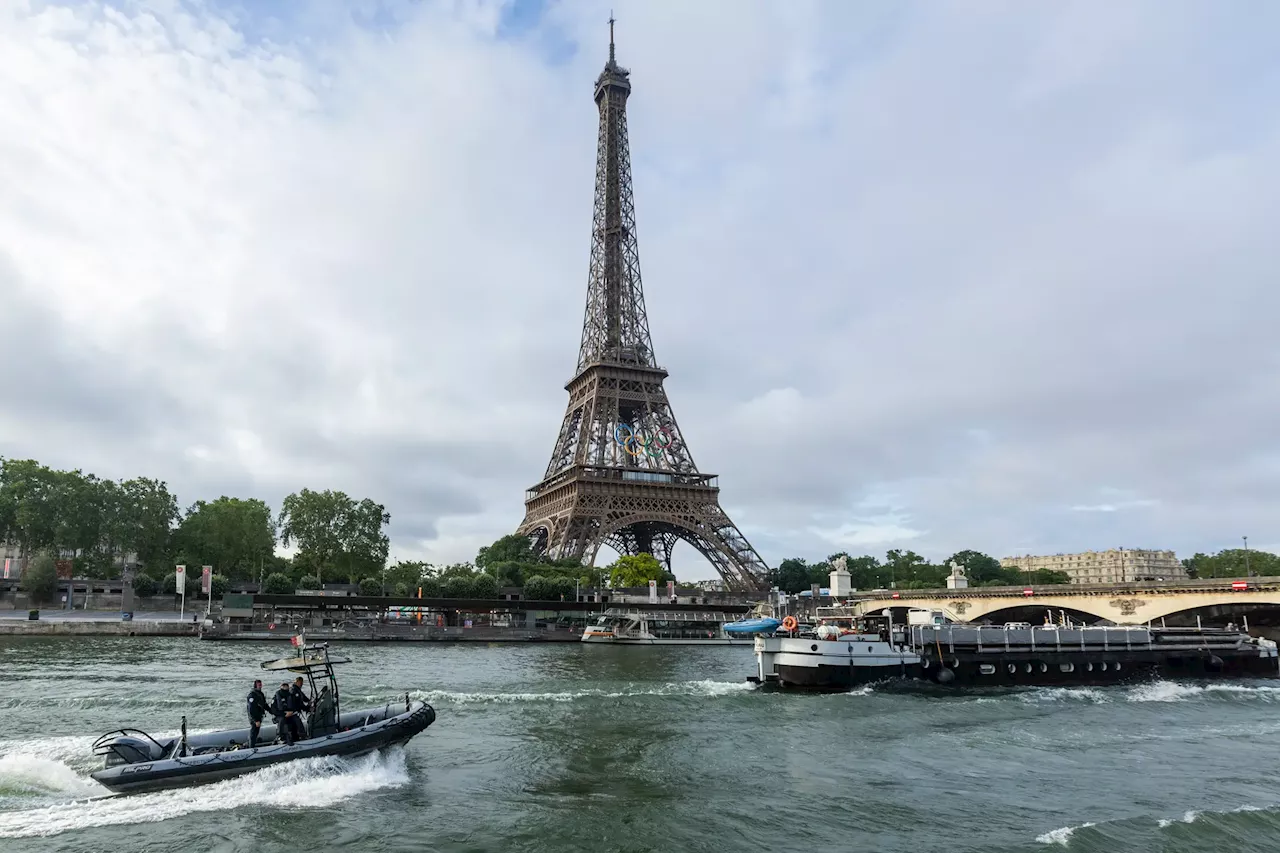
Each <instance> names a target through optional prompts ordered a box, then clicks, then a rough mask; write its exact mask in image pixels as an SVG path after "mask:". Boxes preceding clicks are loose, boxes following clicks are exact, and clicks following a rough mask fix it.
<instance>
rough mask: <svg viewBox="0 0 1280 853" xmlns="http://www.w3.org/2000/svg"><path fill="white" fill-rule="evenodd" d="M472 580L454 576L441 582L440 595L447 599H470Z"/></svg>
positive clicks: (462, 576)
mask: <svg viewBox="0 0 1280 853" xmlns="http://www.w3.org/2000/svg"><path fill="white" fill-rule="evenodd" d="M471 588H472V584H471V578H470V577H468V576H466V575H462V574H454V575H450V576H449V577H447V578H444V579H443V580H441V581H440V594H441V595H442V596H443V597H445V598H470V597H471Z"/></svg>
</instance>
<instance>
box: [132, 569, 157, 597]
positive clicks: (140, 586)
mask: <svg viewBox="0 0 1280 853" xmlns="http://www.w3.org/2000/svg"><path fill="white" fill-rule="evenodd" d="M159 591H160V584H158V583H156V579H155V578H153V577H151V575H144V574H137V575H134V576H133V594H134V595H135V596H141V597H142V598H150V597H151V596H153V595H155V594H156V593H158V592H159Z"/></svg>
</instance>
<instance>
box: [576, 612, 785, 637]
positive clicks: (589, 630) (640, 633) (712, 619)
mask: <svg viewBox="0 0 1280 853" xmlns="http://www.w3.org/2000/svg"><path fill="white" fill-rule="evenodd" d="M735 624H736V623H735V622H734V621H733V619H732V616H731V614H728V613H725V612H724V611H722V610H710V609H707V610H642V609H640V608H629V607H610V608H609V609H608V610H606V611H605V612H604V613H602V614H600V618H599V619H598V620H596V623H595V624H594V625H588V626H586V628H585V629H583V632H582V642H584V643H617V644H620V645H632V646H704V645H706V646H749V645H751V644H752V643H753V642H755V637H754V635H753V634H750V633H742V632H735V631H732V630H730V631H726V630H725V626H726V625H729V626H733V625H735ZM773 624H774V625H776V624H777V623H776V621H775V622H774V623H773ZM769 630H770V631H771V630H772V626H769Z"/></svg>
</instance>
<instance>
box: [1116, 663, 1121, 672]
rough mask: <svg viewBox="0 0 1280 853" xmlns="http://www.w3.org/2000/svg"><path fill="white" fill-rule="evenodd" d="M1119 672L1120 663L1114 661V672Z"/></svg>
mask: <svg viewBox="0 0 1280 853" xmlns="http://www.w3.org/2000/svg"><path fill="white" fill-rule="evenodd" d="M1119 671H1120V661H1116V672H1119Z"/></svg>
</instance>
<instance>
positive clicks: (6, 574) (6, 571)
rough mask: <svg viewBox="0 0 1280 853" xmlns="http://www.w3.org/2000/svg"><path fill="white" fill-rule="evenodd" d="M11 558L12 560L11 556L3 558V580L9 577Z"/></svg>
mask: <svg viewBox="0 0 1280 853" xmlns="http://www.w3.org/2000/svg"><path fill="white" fill-rule="evenodd" d="M11 560H12V558H11V557H5V558H4V579H5V580H8V579H9V563H10V561H11Z"/></svg>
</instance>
